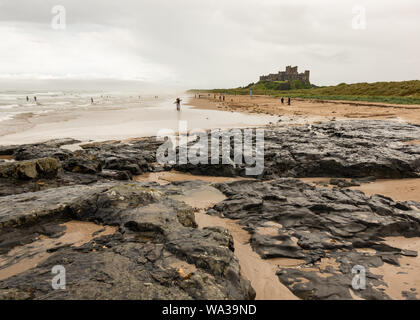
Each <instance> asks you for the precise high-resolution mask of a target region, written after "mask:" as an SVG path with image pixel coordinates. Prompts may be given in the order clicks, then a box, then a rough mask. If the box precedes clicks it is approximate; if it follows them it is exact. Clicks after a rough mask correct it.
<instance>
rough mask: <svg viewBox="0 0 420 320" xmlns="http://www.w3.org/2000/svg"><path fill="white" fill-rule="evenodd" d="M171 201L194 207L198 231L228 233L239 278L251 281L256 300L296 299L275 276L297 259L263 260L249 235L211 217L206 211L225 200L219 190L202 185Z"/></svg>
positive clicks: (229, 220)
mask: <svg viewBox="0 0 420 320" xmlns="http://www.w3.org/2000/svg"><path fill="white" fill-rule="evenodd" d="M173 198H175V199H177V200H180V201H184V202H185V203H187V204H189V205H190V206H192V207H194V208H197V209H198V210H197V212H196V214H195V218H196V222H197V224H198V226H199V228H205V227H211V226H219V227H224V228H226V229H227V230H229V232H230V234H231V235H232V237H233V241H234V246H235V256H236V258H237V259H238V260H239V265H240V266H241V274H242V276H243V277H244V278H245V279H247V280H249V281H250V282H251V285H252V287H253V288H254V290H255V291H256V299H258V300H295V299H297V297H296V296H295V295H294V294H293V293H292V292H291V291H290V290H289V289H288V288H287V287H286V286H284V285H283V284H282V283H281V282H280V280H279V279H278V277H277V275H276V271H277V269H278V267H277V266H279V265H280V266H290V265H299V264H300V263H301V262H300V261H296V260H297V259H270V260H264V259H262V258H261V257H260V256H259V255H258V254H257V253H256V252H255V251H254V250H252V247H251V244H250V238H251V236H250V234H249V233H248V232H247V231H245V230H244V229H242V227H241V226H240V225H239V224H238V223H237V222H236V221H234V220H231V219H227V218H220V217H216V216H210V215H208V214H206V213H205V209H206V208H209V207H211V206H213V205H214V204H216V203H217V202H219V201H222V200H224V199H225V198H226V197H225V196H224V194H223V193H221V192H220V191H219V190H217V189H215V188H213V187H210V186H204V187H202V188H200V189H198V190H195V191H193V192H191V193H189V194H186V195H183V196H174V197H173Z"/></svg>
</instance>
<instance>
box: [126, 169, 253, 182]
mask: <svg viewBox="0 0 420 320" xmlns="http://www.w3.org/2000/svg"><path fill="white" fill-rule="evenodd" d="M248 179H249V178H228V177H214V176H199V175H192V174H191V173H184V172H179V171H176V170H171V171H163V172H148V173H145V174H142V175H139V176H134V177H133V180H134V181H137V182H157V183H159V184H162V185H165V184H169V183H171V182H180V181H196V180H200V181H204V182H210V183H222V182H233V181H238V180H248Z"/></svg>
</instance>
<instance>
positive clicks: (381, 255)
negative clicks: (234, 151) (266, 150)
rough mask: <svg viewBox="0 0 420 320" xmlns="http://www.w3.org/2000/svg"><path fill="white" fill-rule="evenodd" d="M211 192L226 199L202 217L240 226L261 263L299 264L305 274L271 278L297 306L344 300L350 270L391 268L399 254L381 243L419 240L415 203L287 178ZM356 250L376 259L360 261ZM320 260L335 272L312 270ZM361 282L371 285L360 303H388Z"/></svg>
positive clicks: (285, 272)
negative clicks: (303, 302) (393, 239)
mask: <svg viewBox="0 0 420 320" xmlns="http://www.w3.org/2000/svg"><path fill="white" fill-rule="evenodd" d="M217 187H218V188H219V189H220V190H221V191H222V192H223V193H224V194H225V195H226V196H228V199H226V200H224V201H222V202H220V203H218V204H217V205H215V206H214V208H213V209H210V210H209V211H208V214H212V215H220V216H223V217H227V218H230V219H235V220H240V224H241V225H242V226H243V227H244V228H245V229H246V230H247V231H248V232H250V233H251V234H252V238H251V244H252V246H253V249H254V250H255V251H256V252H257V253H258V254H259V255H260V256H261V257H263V258H294V259H303V260H304V261H305V263H304V264H305V266H306V267H301V268H281V269H280V271H279V273H278V275H279V278H280V280H281V282H282V283H283V284H285V285H286V286H288V287H289V289H290V290H291V291H292V292H293V293H294V294H295V295H297V296H299V297H300V298H303V299H327V298H331V299H351V298H352V296H351V294H350V291H349V289H350V288H351V283H352V278H353V276H354V275H353V274H352V272H351V270H352V268H353V267H354V266H356V265H362V266H364V267H365V268H366V269H367V270H369V269H370V268H374V267H378V266H381V265H383V264H384V263H392V264H395V263H398V262H397V261H398V258H399V257H401V255H402V254H405V253H404V252H403V251H402V250H400V249H398V248H393V247H391V246H389V245H386V244H385V243H383V238H384V237H389V236H404V237H419V236H420V203H415V202H395V201H393V200H392V199H390V198H387V197H384V196H380V195H375V196H372V197H367V196H365V195H364V194H363V193H362V192H360V191H353V190H348V189H347V190H345V189H338V188H335V189H328V188H325V189H324V188H315V187H312V186H310V185H308V184H305V183H303V182H301V181H299V180H295V179H290V178H289V179H286V178H285V179H276V180H274V181H270V182H259V181H238V182H232V183H229V184H218V185H217ZM267 230H268V231H269V232H267ZM357 248H362V249H366V248H370V249H373V251H375V252H376V253H375V254H371V255H367V254H363V253H360V252H357V251H356V249H357ZM413 254H416V253H413ZM325 259H328V260H331V261H333V262H334V263H335V264H337V266H336V268H334V267H333V265H334V263H330V267H329V268H327V269H326V270H321V271H320V270H318V269H317V267H316V265H317V263H319V262H322V261H324V260H325ZM367 277H368V278H369V279H371V280H372V281H369V282H368V288H367V289H366V290H362V291H360V292H359V293H358V294H360V296H361V297H362V298H366V299H373V298H375V299H384V298H387V296H386V294H385V293H383V292H382V290H380V289H379V288H378V286H380V285H384V282H383V280H382V279H380V278H378V277H377V276H375V275H373V274H372V273H370V272H369V271H368V273H367ZM325 278H327V279H325ZM302 279H305V280H304V281H303V280H302Z"/></svg>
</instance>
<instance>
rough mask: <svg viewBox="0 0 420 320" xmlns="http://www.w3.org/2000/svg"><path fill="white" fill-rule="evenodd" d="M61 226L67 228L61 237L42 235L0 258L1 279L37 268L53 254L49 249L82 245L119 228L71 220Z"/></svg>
mask: <svg viewBox="0 0 420 320" xmlns="http://www.w3.org/2000/svg"><path fill="white" fill-rule="evenodd" d="M61 226H64V227H65V230H64V233H63V235H61V236H60V237H58V238H48V237H45V236H40V237H39V239H38V240H36V241H35V242H32V243H29V244H27V245H24V246H18V247H15V248H13V249H12V250H10V251H9V252H8V254H7V256H4V257H2V258H0V280H4V279H7V278H10V277H12V276H14V275H17V274H19V273H22V272H25V271H27V270H30V269H32V268H35V267H36V266H37V265H38V264H39V263H41V262H42V261H45V260H46V259H47V258H48V257H49V256H50V255H51V254H50V253H49V252H48V250H49V249H53V248H57V247H61V246H65V245H71V246H75V247H80V246H82V245H84V244H85V243H87V242H89V241H91V240H92V239H94V238H96V237H99V236H104V235H109V234H113V233H115V231H116V229H117V228H115V227H110V226H105V227H104V226H100V225H97V224H94V223H91V222H82V221H69V222H66V223H63V224H61Z"/></svg>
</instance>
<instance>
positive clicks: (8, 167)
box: [0, 158, 60, 179]
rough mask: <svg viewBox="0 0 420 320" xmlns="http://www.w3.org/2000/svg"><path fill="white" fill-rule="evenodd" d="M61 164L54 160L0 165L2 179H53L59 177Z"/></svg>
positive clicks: (14, 162) (45, 159) (43, 159)
mask: <svg viewBox="0 0 420 320" xmlns="http://www.w3.org/2000/svg"><path fill="white" fill-rule="evenodd" d="M59 169H60V163H59V162H58V161H57V160H56V159H54V158H42V159H36V160H28V161H13V162H7V163H3V164H0V177H2V178H13V179H35V178H52V177H55V176H56V175H57V172H58V170H59Z"/></svg>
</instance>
